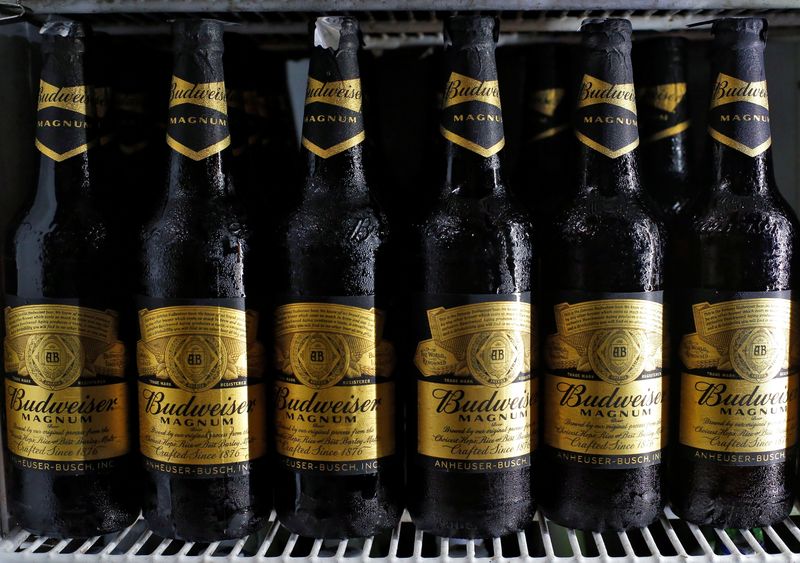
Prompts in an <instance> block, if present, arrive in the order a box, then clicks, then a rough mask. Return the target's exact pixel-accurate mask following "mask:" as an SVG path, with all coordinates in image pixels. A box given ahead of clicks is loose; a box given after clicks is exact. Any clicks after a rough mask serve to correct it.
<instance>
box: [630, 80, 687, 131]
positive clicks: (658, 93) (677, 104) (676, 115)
mask: <svg viewBox="0 0 800 563" xmlns="http://www.w3.org/2000/svg"><path fill="white" fill-rule="evenodd" d="M686 90H687V87H686V83H685V82H671V83H668V84H656V85H654V86H643V87H641V88H638V89H637V90H636V97H637V99H638V100H639V101H640V102H641V106H642V107H641V110H642V111H641V114H642V115H641V118H642V123H641V129H642V135H643V139H642V142H643V143H653V142H655V141H660V140H661V139H667V138H669V137H674V136H675V135H678V134H680V133H683V132H684V131H686V130H687V129H689V126H690V125H691V121H690V120H689V117H688V113H689V108H688V106H687V104H686V103H685V102H684V101H685V100H686Z"/></svg>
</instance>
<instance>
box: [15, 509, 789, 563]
mask: <svg viewBox="0 0 800 563" xmlns="http://www.w3.org/2000/svg"><path fill="white" fill-rule="evenodd" d="M794 514H798V513H797V511H796V510H795V513H794ZM797 520H798V517H797V516H792V517H790V518H788V519H786V520H785V521H784V522H782V523H781V524H779V525H777V526H770V527H766V528H761V529H760V530H761V531H760V532H758V531H757V532H756V534H757V535H759V536H763V537H759V538H757V537H756V535H754V533H753V532H751V531H749V530H735V531H731V530H729V531H724V530H715V529H711V528H699V527H698V526H695V525H693V524H688V523H686V522H684V521H682V520H679V519H678V518H676V517H675V515H674V514H672V513H671V512H670V511H667V512H666V513H665V514H664V515H663V516H662V517H661V519H660V520H659V521H658V522H656V523H655V524H652V525H651V526H648V527H647V528H643V529H641V530H632V531H629V532H625V533H617V532H613V533H602V534H599V533H585V532H579V531H575V530H569V529H566V528H562V527H561V526H558V525H555V524H553V523H552V522H549V521H547V520H544V519H541V518H540V517H539V516H538V515H537V517H536V519H535V521H534V522H533V523H532V525H531V526H530V527H529V528H528V529H526V530H525V531H522V532H519V533H517V534H512V535H509V536H506V537H503V538H491V539H486V540H469V541H466V540H453V539H445V538H437V537H434V536H430V535H428V534H424V533H422V532H420V531H417V530H415V529H414V526H413V524H412V523H411V521H410V519H409V518H408V514H406V515H405V516H404V517H403V520H402V522H401V523H400V525H399V526H398V527H397V528H396V529H395V530H394V531H393V532H391V533H386V534H384V535H382V536H376V537H372V538H363V539H357V540H349V541H339V540H321V539H317V540H313V539H309V538H301V537H298V536H296V535H294V534H290V533H289V532H288V531H287V530H286V529H285V528H283V527H281V526H280V525H279V524H278V523H277V522H276V521H275V517H274V515H273V517H272V518H271V519H270V522H269V524H268V525H267V527H266V528H265V529H264V530H263V531H261V532H259V533H257V534H254V535H252V536H250V537H247V538H244V539H241V540H238V541H228V542H215V543H211V544H201V543H190V542H182V541H176V540H168V539H163V538H160V537H158V536H156V535H154V534H153V533H152V532H150V531H149V530H148V528H147V525H146V524H145V523H144V521H142V520H140V521H138V522H136V524H134V525H133V526H131V527H130V528H128V529H126V530H124V531H123V532H121V533H119V534H115V535H110V536H104V537H95V538H90V539H88V540H85V541H84V540H56V539H53V538H48V537H39V536H34V535H31V534H29V533H28V532H25V531H23V530H20V529H15V530H12V531H11V533H10V534H8V536H7V537H6V538H5V539H4V540H3V541H2V542H0V561H2V562H3V563H5V562H9V563H11V562H16V561H28V562H30V561H34V562H36V561H53V562H58V563H61V562H76V563H77V562H83V563H89V562H98V563H99V562H110V563H113V562H122V561H125V562H132V563H146V562H152V563H156V562H160V563H164V562H167V561H170V562H175V563H177V562H180V563H195V562H198V563H199V562H203V563H216V562H223V561H228V562H241V563H245V562H251V561H252V562H255V561H258V562H268V563H277V562H281V563H292V562H299V561H311V562H314V563H334V562H335V563H356V562H364V563H373V562H374V563H385V562H403V561H421V562H430V563H460V562H465V563H467V562H468V563H489V562H491V563H505V562H509V563H511V562H514V563H516V562H520V563H535V562H544V561H556V562H568V561H575V562H577V561H581V562H586V563H592V562H604V563H609V562H610V563H614V562H617V561H619V562H623V561H626V562H636V563H651V562H652V563H656V562H659V563H678V562H680V563H694V562H700V561H712V562H719V563H722V562H727V561H731V562H732V561H737V562H744V563H747V562H750V561H753V562H755V561H759V562H766V563H773V562H775V563H778V562H791V561H800V528H798V525H797Z"/></svg>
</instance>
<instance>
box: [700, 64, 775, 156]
mask: <svg viewBox="0 0 800 563" xmlns="http://www.w3.org/2000/svg"><path fill="white" fill-rule="evenodd" d="M751 70H755V71H756V72H757V71H758V70H760V75H761V76H763V72H764V71H763V68H760V67H759V66H758V65H755V66H754V67H753V69H751ZM757 74H758V72H757ZM708 114H709V115H708V121H709V123H708V133H709V135H711V138H713V139H714V140H715V141H717V142H718V143H722V144H723V145H725V146H727V147H730V148H732V149H734V150H737V151H739V152H741V153H743V154H745V155H747V156H749V157H755V156H758V155H760V154H761V153H763V152H764V151H765V150H767V149H768V148H769V147H770V146H771V145H772V133H771V129H770V125H769V98H768V95H767V81H766V80H742V79H741V78H737V77H735V76H730V75H728V74H725V73H723V72H721V73H719V74H718V75H717V79H716V81H715V82H714V88H713V90H712V92H711V106H710V107H709V112H708Z"/></svg>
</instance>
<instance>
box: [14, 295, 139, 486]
mask: <svg viewBox="0 0 800 563" xmlns="http://www.w3.org/2000/svg"><path fill="white" fill-rule="evenodd" d="M5 316H6V319H5V320H6V338H5V354H4V363H5V371H6V404H5V406H6V418H7V425H6V438H7V443H8V448H9V450H10V452H11V453H12V458H14V459H13V461H14V463H17V464H22V466H23V467H26V468H31V469H40V470H50V471H57V472H58V471H66V472H74V471H87V470H92V469H96V468H101V466H102V463H98V462H102V461H103V460H111V459H113V458H118V457H121V456H124V455H125V454H127V453H128V452H129V451H130V448H131V445H130V435H129V429H128V423H129V419H128V416H129V414H130V413H129V405H128V386H127V384H126V383H125V381H124V379H123V378H124V370H125V346H124V344H123V343H122V342H121V341H120V340H119V337H118V330H119V328H118V327H119V322H118V318H117V314H116V313H115V312H113V311H110V310H105V311H101V310H98V309H91V308H88V307H80V306H76V305H63V304H36V305H22V306H18V307H7V308H6V310H5ZM15 456H16V457H17V458H19V459H16V458H15ZM31 460H35V462H32V461H31Z"/></svg>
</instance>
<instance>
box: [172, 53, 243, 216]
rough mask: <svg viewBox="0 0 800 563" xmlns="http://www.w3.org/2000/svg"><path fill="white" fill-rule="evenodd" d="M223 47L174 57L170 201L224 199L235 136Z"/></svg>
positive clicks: (231, 188)
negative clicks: (226, 90) (224, 71)
mask: <svg viewBox="0 0 800 563" xmlns="http://www.w3.org/2000/svg"><path fill="white" fill-rule="evenodd" d="M222 68H223V67H222V49H221V46H211V47H209V48H193V49H179V50H177V51H176V53H175V59H174V71H173V77H172V89H171V92H170V103H169V116H168V123H167V144H168V145H169V147H170V149H171V150H170V151H169V160H168V170H169V172H168V186H169V187H168V198H169V199H185V198H192V199H201V200H203V199H208V198H213V197H219V196H225V195H227V194H229V193H230V192H232V190H233V187H232V183H231V181H230V178H229V177H228V169H229V163H228V159H229V152H230V149H229V146H230V144H231V136H230V130H229V124H228V121H229V120H228V107H227V99H226V94H225V83H224V75H223V71H222Z"/></svg>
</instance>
